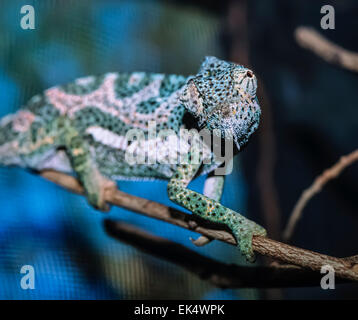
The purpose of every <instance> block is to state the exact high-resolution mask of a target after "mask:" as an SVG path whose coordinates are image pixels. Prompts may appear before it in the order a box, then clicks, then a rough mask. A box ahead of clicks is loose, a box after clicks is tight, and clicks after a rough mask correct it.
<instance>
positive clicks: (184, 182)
mask: <svg viewBox="0 0 358 320" xmlns="http://www.w3.org/2000/svg"><path fill="white" fill-rule="evenodd" d="M199 167H200V165H194V164H183V165H181V166H180V167H179V168H178V169H177V171H176V173H175V174H174V175H173V177H172V178H171V179H170V181H169V183H168V195H169V198H170V200H172V201H173V202H175V203H177V204H179V205H181V206H183V207H184V208H186V209H188V210H190V211H191V212H192V213H194V214H196V215H198V216H200V217H202V218H204V219H206V220H209V221H212V222H216V223H223V224H226V225H227V226H228V227H229V228H230V229H231V231H232V232H233V235H234V237H235V239H236V241H237V243H238V246H239V248H240V250H241V253H242V254H243V255H244V256H245V257H246V259H247V260H248V261H251V262H253V261H254V260H255V255H254V252H253V249H252V237H253V236H254V235H261V236H265V235H266V230H265V229H264V228H262V227H261V226H259V225H257V224H256V223H255V222H253V221H251V220H249V219H247V218H245V217H244V216H242V215H240V214H239V213H237V212H235V211H233V210H231V209H229V208H226V207H224V206H223V205H221V204H220V203H219V202H218V201H216V200H213V199H210V198H208V197H206V196H204V195H202V194H200V193H197V192H195V191H192V190H189V189H188V188H187V186H188V184H189V182H190V181H191V180H192V179H193V178H194V176H195V174H196V172H197V171H198V169H199Z"/></svg>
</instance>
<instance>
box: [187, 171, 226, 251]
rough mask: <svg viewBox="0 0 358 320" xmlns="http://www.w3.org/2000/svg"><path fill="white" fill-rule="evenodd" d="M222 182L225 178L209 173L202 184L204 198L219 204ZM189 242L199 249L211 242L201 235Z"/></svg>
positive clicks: (222, 187)
mask: <svg viewBox="0 0 358 320" xmlns="http://www.w3.org/2000/svg"><path fill="white" fill-rule="evenodd" d="M224 181H225V176H222V175H220V176H219V175H215V174H214V171H212V172H210V173H209V175H208V177H207V178H206V180H205V183H204V196H206V197H208V198H209V199H213V200H215V201H217V202H220V199H221V196H222V192H223V189H224ZM190 240H191V241H192V242H193V243H194V244H195V245H196V246H200V247H201V246H204V245H206V244H208V243H210V242H211V241H212V239H210V238H208V237H206V236H203V235H201V236H200V237H199V238H198V239H196V240H194V239H192V238H190Z"/></svg>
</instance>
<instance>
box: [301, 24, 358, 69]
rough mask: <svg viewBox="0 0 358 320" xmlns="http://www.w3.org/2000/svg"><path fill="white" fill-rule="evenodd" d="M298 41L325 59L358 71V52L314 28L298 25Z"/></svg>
mask: <svg viewBox="0 0 358 320" xmlns="http://www.w3.org/2000/svg"><path fill="white" fill-rule="evenodd" d="M295 38H296V41H297V42H298V44H299V45H300V46H302V47H303V48H306V49H308V50H311V51H313V52H314V53H315V54H316V55H318V56H319V57H321V58H322V59H323V60H325V61H327V62H329V63H332V64H336V65H338V66H340V67H342V68H344V69H348V70H350V71H353V72H358V54H357V53H355V52H352V51H349V50H346V49H344V48H342V47H340V46H338V45H336V44H334V43H333V42H331V41H329V40H327V39H326V38H324V37H323V36H321V35H320V34H319V33H318V32H317V31H315V30H314V29H313V28H309V27H298V28H297V29H296V31H295Z"/></svg>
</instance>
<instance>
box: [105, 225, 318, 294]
mask: <svg viewBox="0 0 358 320" xmlns="http://www.w3.org/2000/svg"><path fill="white" fill-rule="evenodd" d="M104 227H105V230H106V232H107V233H108V234H109V235H110V236H111V237H113V238H115V239H118V240H120V241H122V242H125V243H127V244H129V245H131V246H133V247H135V248H137V249H139V250H141V251H143V252H145V253H149V254H150V255H152V256H155V257H157V258H160V259H163V260H166V261H169V262H171V263H174V264H176V265H178V266H180V267H182V268H184V269H186V270H188V271H190V272H192V273H194V274H195V275H197V276H198V277H199V278H201V279H202V280H206V281H209V282H210V283H211V284H212V285H214V286H216V287H220V288H283V287H307V286H318V285H319V284H320V279H321V277H322V275H321V274H320V273H319V272H313V271H309V270H304V269H302V268H299V267H296V266H292V265H279V264H277V265H274V266H269V267H247V266H237V265H234V264H227V263H222V262H219V261H216V260H214V259H211V258H208V257H205V256H203V255H201V254H199V253H197V252H195V251H193V250H190V249H188V248H187V247H185V246H183V245H181V244H178V243H175V242H173V241H170V240H167V239H164V238H162V237H158V236H155V235H153V234H150V233H148V232H145V231H143V230H141V229H139V228H137V227H134V226H132V225H130V224H127V223H124V222H119V221H113V220H110V219H105V220H104Z"/></svg>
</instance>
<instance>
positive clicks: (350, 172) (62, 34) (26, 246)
mask: <svg viewBox="0 0 358 320" xmlns="http://www.w3.org/2000/svg"><path fill="white" fill-rule="evenodd" d="M25 4H31V5H33V6H34V8H35V13H36V29H35V30H22V29H21V28H20V19H21V15H20V8H21V6H23V5H25ZM326 4H330V5H333V6H334V8H335V12H336V29H335V30H322V29H321V28H320V20H321V17H322V14H320V8H321V6H323V5H326ZM357 17H358V3H357V2H356V1H354V0H350V1H348V0H344V1H343V0H340V1H328V2H327V1H314V2H313V1H308V0H306V1H302V0H291V1H287V0H254V1H204V0H203V1H159V0H157V1H138V0H137V1H109V0H105V1H99V0H92V1H85V0H76V1H74V0H70V1H68V0H66V1H65V0H43V1H30V0H27V1H21V0H16V1H10V0H8V1H1V3H0V35H1V36H0V103H1V104H0V115H1V116H3V115H5V114H8V113H10V112H14V111H16V110H17V109H18V108H19V107H20V106H21V105H22V104H24V103H26V101H27V100H28V99H29V98H31V97H32V96H33V95H35V94H36V93H38V92H41V91H43V90H44V89H46V88H48V87H51V86H54V85H57V84H60V83H66V82H68V81H71V80H73V79H74V78H77V77H80V76H85V75H89V74H101V73H105V72H108V71H153V72H165V73H178V74H185V75H188V74H193V73H195V72H196V71H197V69H198V66H199V65H200V62H201V60H202V59H203V57H204V56H205V55H216V56H218V57H220V58H222V59H227V60H231V61H235V62H238V63H241V64H244V65H248V66H250V67H251V68H252V69H253V70H254V71H255V73H256V75H257V76H258V77H259V88H260V91H259V95H260V97H259V99H260V101H261V104H262V109H263V117H262V123H261V126H260V129H259V132H258V134H256V135H255V137H253V138H252V140H251V142H250V143H249V145H248V146H247V148H246V149H245V150H244V152H243V153H242V154H240V156H239V157H237V158H238V159H236V162H235V170H234V172H233V173H232V174H231V175H230V176H229V177H228V178H227V181H226V182H227V183H226V186H225V190H224V195H223V199H222V202H223V204H224V205H226V206H228V207H230V208H232V209H234V210H237V211H239V212H241V213H244V214H246V215H247V216H249V217H250V218H252V219H255V220H256V221H258V222H260V223H261V224H263V225H264V226H265V227H267V228H268V230H269V233H270V234H269V235H270V236H271V237H272V238H275V239H280V237H281V234H282V230H283V227H284V226H285V224H286V222H287V219H288V216H289V214H290V212H291V210H292V208H293V206H294V204H295V202H296V201H297V199H298V197H299V196H300V194H301V192H302V190H303V189H304V188H306V187H308V186H309V185H310V184H311V183H312V181H313V179H314V178H315V177H316V176H317V175H318V174H320V173H321V172H322V171H323V170H324V169H325V168H327V167H330V166H331V165H332V164H333V163H335V162H336V161H337V160H338V159H339V157H340V156H341V155H344V154H347V153H349V152H351V151H353V150H355V149H356V148H357V142H356V136H357V122H358V108H357V106H356V96H357V95H358V93H357V88H358V75H357V74H354V73H352V72H349V71H347V70H343V69H341V68H339V67H336V66H333V65H330V64H327V63H326V62H324V61H323V60H321V59H320V58H318V57H317V56H315V55H314V54H312V53H311V52H309V51H306V50H304V49H302V48H301V47H299V46H298V45H297V44H296V42H295V39H294V36H293V34H294V30H295V28H296V27H298V26H302V25H305V26H311V27H313V28H315V29H316V30H317V31H319V32H320V33H321V34H322V35H324V36H325V37H327V38H329V39H331V40H332V41H334V42H335V43H337V44H339V45H341V46H343V47H344V48H346V49H349V50H352V51H358V42H357V35H358V34H357V33H358V19H357ZM263 91H264V92H263ZM357 178H358V167H357V165H353V166H352V167H349V168H348V169H347V170H346V171H344V172H343V174H342V175H341V176H340V177H339V178H338V179H336V180H334V181H332V182H330V183H329V184H328V185H327V186H326V187H325V188H324V190H323V191H322V192H321V193H320V194H319V195H317V196H316V197H315V198H314V199H312V201H311V202H309V204H308V206H307V208H305V210H304V215H303V219H302V220H301V221H300V223H299V224H298V227H297V229H296V231H295V234H294V237H293V239H292V243H293V244H295V245H297V246H300V247H303V248H307V249H311V250H315V251H318V252H322V253H326V254H329V255H333V256H338V257H341V256H349V255H354V254H357V245H356V243H357V240H358V239H357V238H358V236H357V232H356V230H357V227H358V221H357V209H358V201H357V194H356V191H357V182H356V181H357ZM203 181H204V179H203V178H200V179H198V180H197V181H195V183H194V184H193V188H194V189H196V190H201V189H202V186H203ZM119 186H120V188H121V190H123V191H126V192H129V193H132V194H135V195H139V196H142V197H145V198H148V199H152V200H156V201H159V202H162V203H165V204H168V205H169V204H170V202H169V200H168V199H167V196H166V184H165V183H164V182H143V183H138V182H135V183H134V182H119ZM110 217H113V218H116V219H121V220H124V221H126V222H129V223H132V224H135V225H137V226H140V227H143V228H144V229H146V230H149V231H151V232H153V233H155V234H158V235H161V236H163V237H166V238H169V239H171V240H174V241H176V242H180V243H182V244H184V245H186V246H188V247H190V248H191V249H193V250H197V251H198V252H200V253H202V254H205V255H207V256H210V257H213V258H215V259H218V260H221V261H225V262H236V263H239V264H244V263H245V262H244V261H242V260H240V259H241V258H240V255H239V253H238V252H237V250H235V249H234V248H230V247H229V246H227V245H225V244H223V243H218V242H213V243H211V244H209V245H208V246H206V247H203V248H195V247H194V246H193V245H192V244H191V243H190V241H189V240H188V237H189V236H193V235H192V234H191V232H189V231H183V230H181V229H179V228H177V227H174V226H168V225H167V224H164V223H161V222H158V221H154V220H150V219H147V218H144V217H141V216H138V215H135V214H133V213H130V212H128V211H126V210H123V209H120V208H113V209H112V211H111V213H110ZM102 220H103V214H101V213H98V212H96V211H94V210H93V209H91V208H90V207H89V206H88V205H87V203H86V201H85V200H84V199H83V198H81V197H79V196H76V195H73V194H70V193H69V192H67V191H64V190H62V189H60V188H59V187H56V186H54V185H52V184H50V183H48V182H46V181H44V180H43V179H41V178H39V177H36V176H34V175H32V174H31V173H29V172H26V171H24V170H22V169H17V168H11V169H9V168H1V169H0V298H3V299H38V298H43V299H105V298H107V299H123V298H127V299H128V298H129V299H131V298H135V299H136V298H153V299H155V298H162V299H164V298H177V299H183V298H186V299H189V298H194V299H211V298H216V299H258V298H283V299H298V298H308V299H310V298H312V299H320V298H326V299H345V298H356V297H357V296H358V290H357V286H356V285H353V284H351V285H349V284H347V285H337V287H336V289H335V290H328V291H324V290H322V289H320V287H319V286H318V287H317V288H300V289H296V288H292V289H285V290H270V291H268V290H266V291H259V290H255V289H242V290H220V289H217V288H214V287H211V286H210V285H208V284H207V283H206V282H204V281H202V280H199V279H197V278H196V277H195V276H194V275H192V274H190V273H189V272H186V271H183V270H182V269H180V268H179V267H176V266H174V265H172V264H170V263H166V262H163V261H161V260H158V259H156V258H153V257H151V256H149V255H146V254H143V253H141V252H139V251H137V250H135V249H133V248H132V247H129V246H127V245H124V244H122V243H120V242H117V241H115V240H113V239H111V238H109V237H108V235H107V234H106V233H105V232H104V230H103V228H102ZM25 264H30V265H33V266H34V268H35V271H36V289H35V290H27V291H24V290H22V289H21V288H20V279H21V274H20V268H21V266H22V265H25Z"/></svg>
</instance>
